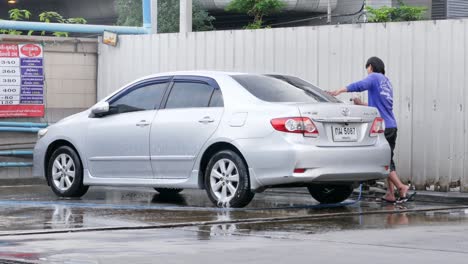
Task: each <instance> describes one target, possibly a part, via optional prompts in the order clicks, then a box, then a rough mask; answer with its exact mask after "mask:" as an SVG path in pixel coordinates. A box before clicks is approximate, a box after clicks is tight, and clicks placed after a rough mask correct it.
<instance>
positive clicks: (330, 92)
mask: <svg viewBox="0 0 468 264" xmlns="http://www.w3.org/2000/svg"><path fill="white" fill-rule="evenodd" d="M347 92H348V88H347V87H343V88H341V89H338V90H335V91H329V92H328V94H330V95H331V96H338V95H340V94H342V93H347Z"/></svg>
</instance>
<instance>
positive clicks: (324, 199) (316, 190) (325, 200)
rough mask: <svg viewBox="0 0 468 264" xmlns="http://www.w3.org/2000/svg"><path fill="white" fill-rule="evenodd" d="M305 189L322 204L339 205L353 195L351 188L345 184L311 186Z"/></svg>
mask: <svg viewBox="0 0 468 264" xmlns="http://www.w3.org/2000/svg"><path fill="white" fill-rule="evenodd" d="M307 189H309V193H310V195H312V197H313V198H314V199H315V200H317V201H318V202H320V203H322V204H332V203H341V202H343V201H345V200H346V199H348V198H349V196H350V195H351V194H352V193H353V186H352V185H345V184H343V185H338V184H311V185H309V186H308V187H307Z"/></svg>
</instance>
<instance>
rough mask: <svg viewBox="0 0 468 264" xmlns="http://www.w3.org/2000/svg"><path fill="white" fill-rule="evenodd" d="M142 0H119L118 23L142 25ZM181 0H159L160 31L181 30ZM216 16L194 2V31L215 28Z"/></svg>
mask: <svg viewBox="0 0 468 264" xmlns="http://www.w3.org/2000/svg"><path fill="white" fill-rule="evenodd" d="M141 4H142V3H141V0H117V1H116V10H117V13H118V15H119V18H118V20H117V24H118V25H122V26H133V27H140V26H142V24H143V16H142V12H141V9H142V5H141ZM179 8H180V1H179V0H159V1H158V25H157V27H158V33H170V32H178V31H179V11H180V10H179ZM214 20H215V18H214V17H213V16H210V15H209V14H208V12H207V11H206V10H203V9H202V8H201V7H200V5H198V4H197V3H196V2H193V7H192V24H193V28H192V30H194V31H207V30H213V29H214V27H213V21H214Z"/></svg>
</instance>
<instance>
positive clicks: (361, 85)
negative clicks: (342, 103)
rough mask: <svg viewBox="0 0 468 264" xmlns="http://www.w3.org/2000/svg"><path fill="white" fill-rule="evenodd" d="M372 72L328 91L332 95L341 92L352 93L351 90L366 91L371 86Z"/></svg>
mask: <svg viewBox="0 0 468 264" xmlns="http://www.w3.org/2000/svg"><path fill="white" fill-rule="evenodd" d="M372 78H373V76H372V74H370V75H368V76H367V77H366V78H365V79H364V80H362V81H358V82H355V83H352V84H350V85H348V86H347V87H343V88H341V89H338V90H335V91H330V92H328V93H329V94H330V95H332V96H338V95H340V94H342V93H353V92H363V91H367V90H369V89H370V88H371V87H372Z"/></svg>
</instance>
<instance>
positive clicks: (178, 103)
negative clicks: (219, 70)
mask: <svg viewBox="0 0 468 264" xmlns="http://www.w3.org/2000/svg"><path fill="white" fill-rule="evenodd" d="M213 90H214V88H213V87H211V86H210V85H208V84H205V83H199V82H175V83H174V86H173V87H172V90H171V93H170V94H169V97H168V98H167V103H166V108H167V109H171V108H192V107H208V104H209V103H210V99H211V95H212V94H213Z"/></svg>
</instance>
